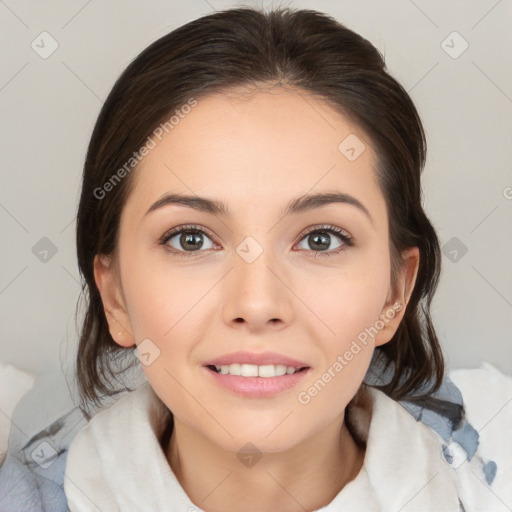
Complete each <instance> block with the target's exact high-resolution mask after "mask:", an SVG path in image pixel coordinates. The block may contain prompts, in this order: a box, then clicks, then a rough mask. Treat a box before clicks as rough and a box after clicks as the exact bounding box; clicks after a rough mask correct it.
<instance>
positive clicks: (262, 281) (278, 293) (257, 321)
mask: <svg viewBox="0 0 512 512" xmlns="http://www.w3.org/2000/svg"><path fill="white" fill-rule="evenodd" d="M249 244H250V242H249V243H248V248H249V251H248V252H245V253H244V252H243V249H244V246H243V244H242V247H241V248H238V251H237V254H236V255H234V258H233V267H232V269H231V271H230V272H229V274H228V276H226V282H225V287H224V290H223V292H224V295H223V305H222V307H223V316H224V321H225V322H226V323H228V324H231V325H232V326H233V325H235V324H243V325H245V326H246V328H247V329H249V330H250V331H254V332H256V331H260V330H261V329H265V328H268V326H270V327H271V328H272V329H279V328H283V327H284V326H285V325H288V324H289V323H290V321H291V317H292V304H291V300H292V297H293V293H292V292H291V291H290V288H289V284H288V283H287V281H288V280H289V279H287V276H286V272H285V271H284V270H283V268H282V267H283V266H282V265H280V264H279V263H278V261H277V258H276V257H274V256H273V255H272V253H271V251H266V250H264V251H260V252H259V254H258V255H257V256H256V257H255V258H254V255H255V252H254V251H255V247H254V246H253V247H251V246H250V245H249ZM245 248H246V249H247V247H245ZM251 251H253V252H252V255H251ZM247 254H249V255H250V257H246V255H247Z"/></svg>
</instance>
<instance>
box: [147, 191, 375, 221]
mask: <svg viewBox="0 0 512 512" xmlns="http://www.w3.org/2000/svg"><path fill="white" fill-rule="evenodd" d="M334 203H344V204H349V205H352V206H355V207H356V208H357V209H359V210H360V211H361V212H363V213H364V214H365V215H366V217H368V220H369V221H370V223H371V224H372V225H374V221H373V218H372V216H371V215H370V212H369V211H368V210H367V208H366V207H365V206H364V205H363V204H362V203H361V202H360V201H359V200H358V199H356V198H355V197H353V196H351V195H349V194H343V193H340V192H325V193H321V194H307V195H303V196H300V197H297V198H295V199H292V200H291V201H290V202H289V203H288V204H287V205H286V207H285V208H284V209H283V211H282V216H283V217H284V216H287V215H297V214H299V213H303V212H307V211H310V210H313V209H315V208H320V207H322V206H327V205H330V204H334ZM168 205H181V206H186V207H188V208H193V209H194V210H197V211H201V212H206V213H211V214H213V215H217V216H223V217H229V215H230V213H229V210H228V208H227V207H226V205H225V204H224V203H223V202H222V201H218V200H214V199H208V198H206V197H200V196H188V195H183V194H165V195H164V196H162V197H161V198H160V199H158V201H156V202H155V203H154V204H152V205H151V207H150V208H149V210H148V211H147V212H146V214H145V215H148V214H149V213H151V212H153V211H155V210H158V209H160V208H163V207H164V206H168Z"/></svg>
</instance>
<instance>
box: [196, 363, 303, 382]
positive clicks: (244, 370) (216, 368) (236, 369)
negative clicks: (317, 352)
mask: <svg viewBox="0 0 512 512" xmlns="http://www.w3.org/2000/svg"><path fill="white" fill-rule="evenodd" d="M206 368H208V369H209V370H211V371H212V372H215V373H217V374H220V375H233V376H237V377H246V378H251V377H253V378H254V377H261V378H263V379H268V378H274V377H282V376H284V375H294V374H296V373H300V372H303V371H306V370H308V369H309V366H302V367H294V366H286V365H281V364H277V365H274V364H265V365H256V364H248V363H232V364H225V365H224V364H223V365H213V364H209V365H206Z"/></svg>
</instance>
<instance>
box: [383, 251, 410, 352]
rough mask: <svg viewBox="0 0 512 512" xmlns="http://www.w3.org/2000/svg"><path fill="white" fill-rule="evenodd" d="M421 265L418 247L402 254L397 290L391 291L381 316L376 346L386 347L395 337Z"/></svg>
mask: <svg viewBox="0 0 512 512" xmlns="http://www.w3.org/2000/svg"><path fill="white" fill-rule="evenodd" d="M419 263H420V251H419V249H418V247H411V248H410V249H407V250H406V251H404V252H403V253H402V267H401V268H400V270H399V273H398V276H397V285H396V288H395V289H394V290H393V289H390V291H389V293H388V297H387V299H386V304H385V305H384V307H383V308H382V311H381V314H380V316H379V320H381V323H379V325H380V326H382V324H384V325H383V327H382V329H379V332H378V334H377V335H376V336H375V346H376V347H377V346H379V345H384V344H385V343H387V342H388V341H390V340H391V338H392V337H393V336H394V334H395V332H396V331H397V329H398V326H399V325H400V322H401V321H402V319H403V317H404V314H405V310H406V308H407V304H408V302H409V299H410V298H411V294H412V291H413V290H414V285H415V283H416V277H417V275H418V268H419Z"/></svg>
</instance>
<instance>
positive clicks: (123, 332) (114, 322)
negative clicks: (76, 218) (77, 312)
mask: <svg viewBox="0 0 512 512" xmlns="http://www.w3.org/2000/svg"><path fill="white" fill-rule="evenodd" d="M94 280H95V281H96V286H97V287H98V290H99V292H100V295H101V300H102V302H103V309H104V310H105V316H106V317H107V321H108V326H109V331H110V335H111V336H112V338H113V340H114V341H115V342H116V343H117V344H118V345H121V346H123V347H131V346H132V345H133V344H134V343H135V339H134V336H133V332H132V328H131V323H130V317H129V315H128V312H127V310H126V306H125V302H124V299H123V294H122V290H121V285H120V279H119V274H118V272H117V269H116V266H115V265H114V263H113V261H112V258H111V257H110V256H106V255H103V254H98V255H96V256H95V257H94Z"/></svg>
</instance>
